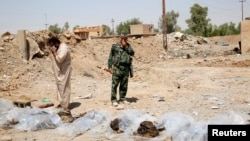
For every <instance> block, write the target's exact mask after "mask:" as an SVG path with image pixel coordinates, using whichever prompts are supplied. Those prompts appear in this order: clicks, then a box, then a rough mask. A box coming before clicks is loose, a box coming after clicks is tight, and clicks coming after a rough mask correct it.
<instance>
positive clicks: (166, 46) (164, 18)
mask: <svg viewBox="0 0 250 141" xmlns="http://www.w3.org/2000/svg"><path fill="white" fill-rule="evenodd" d="M162 36H163V48H164V49H165V51H167V50H168V42H167V21H166V11H165V0H162Z"/></svg>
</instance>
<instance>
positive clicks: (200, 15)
mask: <svg viewBox="0 0 250 141" xmlns="http://www.w3.org/2000/svg"><path fill="white" fill-rule="evenodd" d="M190 13H191V17H190V19H187V20H186V23H187V24H188V27H189V29H190V31H191V34H193V35H195V36H207V35H208V32H207V29H208V25H209V21H210V19H207V13H208V8H207V7H201V6H200V5H199V4H194V5H193V6H192V7H191V9H190Z"/></svg>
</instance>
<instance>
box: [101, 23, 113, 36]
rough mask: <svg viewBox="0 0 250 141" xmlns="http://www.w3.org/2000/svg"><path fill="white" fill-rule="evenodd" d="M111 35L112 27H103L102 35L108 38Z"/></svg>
mask: <svg viewBox="0 0 250 141" xmlns="http://www.w3.org/2000/svg"><path fill="white" fill-rule="evenodd" d="M109 34H111V30H110V27H109V26H107V25H102V35H101V36H107V35H109Z"/></svg>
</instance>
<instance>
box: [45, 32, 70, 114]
mask: <svg viewBox="0 0 250 141" xmlns="http://www.w3.org/2000/svg"><path fill="white" fill-rule="evenodd" d="M48 45H49V46H50V50H51V53H52V57H51V58H52V68H53V72H54V75H55V80H56V85H57V90H58V94H57V100H58V101H59V103H60V105H59V107H62V108H63V109H64V110H65V111H67V112H68V111H69V103H70V90H71V81H70V75H71V71H72V68H71V57H70V49H69V48H68V46H67V45H66V44H65V43H62V42H61V41H60V40H59V39H57V38H55V37H52V38H50V39H49V40H48Z"/></svg>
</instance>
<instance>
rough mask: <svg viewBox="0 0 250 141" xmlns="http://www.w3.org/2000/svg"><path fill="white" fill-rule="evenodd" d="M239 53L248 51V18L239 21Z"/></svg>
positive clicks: (249, 27) (249, 23) (249, 38)
mask: <svg viewBox="0 0 250 141" xmlns="http://www.w3.org/2000/svg"><path fill="white" fill-rule="evenodd" d="M241 53H242V54H246V53H250V20H245V21H242V22H241Z"/></svg>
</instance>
